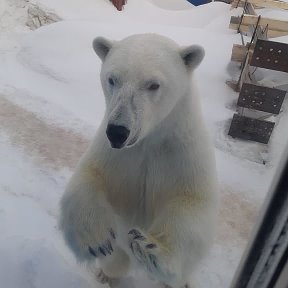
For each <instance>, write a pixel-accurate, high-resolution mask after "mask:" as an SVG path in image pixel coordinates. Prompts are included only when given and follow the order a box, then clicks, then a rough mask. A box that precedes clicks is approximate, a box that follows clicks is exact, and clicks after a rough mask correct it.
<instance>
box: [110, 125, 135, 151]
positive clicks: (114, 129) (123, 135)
mask: <svg viewBox="0 0 288 288" xmlns="http://www.w3.org/2000/svg"><path fill="white" fill-rule="evenodd" d="M129 134H130V131H129V130H128V129H127V128H126V127H124V126H119V125H114V124H109V125H108V127H107V130H106V135H107V137H108V139H109V141H110V143H111V146H112V148H116V149H120V148H122V147H123V144H124V143H125V141H126V140H127V139H128V137H129Z"/></svg>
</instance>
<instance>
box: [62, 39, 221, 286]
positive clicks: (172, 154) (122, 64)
mask: <svg viewBox="0 0 288 288" xmlns="http://www.w3.org/2000/svg"><path fill="white" fill-rule="evenodd" d="M93 46H94V49H95V51H96V53H97V54H98V55H99V57H100V58H101V59H102V61H103V65H102V71H101V81H102V86H103V90H104V94H105V97H106V104H107V109H106V114H105V117H104V119H103V122H102V124H101V126H100V128H99V130H98V132H97V135H96V137H95V139H94V141H93V143H92V144H91V146H90V148H89V149H88V151H87V152H86V153H85V155H84V156H83V157H82V159H81V161H80V163H79V165H78V167H77V169H76V171H75V174H74V176H73V177H72V179H71V181H70V184H69V185H68V187H67V191H66V192H65V195H64V197H63V199H62V202H61V205H62V206H61V207H62V210H61V211H62V214H61V220H60V224H61V229H62V231H63V233H64V236H65V239H66V240H67V243H68V245H69V246H70V248H71V249H72V250H73V252H74V253H75V255H76V256H77V258H78V259H79V260H87V261H90V260H93V259H94V258H93V256H92V255H91V254H90V253H89V251H88V247H89V246H90V247H92V248H93V249H95V250H97V249H98V247H99V245H102V243H105V241H106V240H108V239H109V240H110V241H111V242H112V246H113V248H114V252H113V253H112V255H107V256H106V257H104V256H99V258H100V263H101V266H102V269H103V271H104V273H105V274H106V275H108V276H110V277H113V278H115V277H122V276H125V274H126V273H127V272H128V271H129V269H130V268H131V267H130V266H131V265H129V264H130V263H133V261H135V259H137V253H136V254H135V253H132V252H133V251H131V249H130V246H131V243H132V244H133V245H134V244H135V245H136V246H137V247H138V248H139V247H140V248H139V251H140V256H141V254H144V256H145V257H147V255H148V254H149V253H150V252H149V251H150V250H149V251H148V250H147V251H146V250H145V249H146V248H145V245H146V244H147V243H148V244H149V243H155V244H156V245H157V248H155V250H153V249H152V250H153V252H151V253H153V255H154V256H155V259H156V261H157V266H158V268H159V269H158V268H157V269H155V267H152V266H151V265H150V264H151V263H150V262H149V263H144V262H145V261H146V260H145V257H144V256H143V255H142V256H143V257H142V258H141V257H140V256H139V255H138V256H139V257H140V258H141V259H142V260H141V259H140V261H139V265H140V266H141V265H142V266H143V268H145V269H146V270H147V272H148V273H149V274H150V275H151V276H152V277H154V278H156V279H158V280H159V281H160V282H163V283H165V284H167V285H170V286H172V287H175V288H179V287H181V286H183V285H185V284H186V283H187V282H188V278H189V276H190V275H191V272H192V271H193V270H194V269H195V267H196V266H197V264H198V263H199V261H200V260H201V259H202V257H203V256H204V255H205V254H206V252H207V251H208V247H209V245H210V242H211V239H212V238H213V230H214V229H213V228H214V226H215V225H214V224H215V216H216V213H217V203H218V195H217V194H218V193H217V183H216V182H217V181H216V173H215V161H214V155H213V147H212V145H211V141H210V139H209V137H208V135H207V132H206V129H205V127H204V124H203V120H202V115H201V111H200V110H201V108H200V105H199V99H198V94H197V91H196V88H195V83H192V85H191V79H190V77H191V74H193V73H192V72H193V71H194V69H195V68H196V66H198V65H199V63H200V62H201V60H202V58H203V56H204V51H203V49H202V48H201V47H199V46H190V47H185V48H181V47H179V46H178V45H177V44H176V43H174V42H173V41H171V40H169V39H166V38H164V37H162V36H159V35H154V34H153V35H152V34H144V35H135V36H131V37H128V38H126V39H124V40H122V41H119V42H111V41H109V40H107V39H104V38H97V39H96V40H95V41H94V43H93ZM109 77H114V78H113V79H114V80H115V83H116V84H115V85H114V86H113V87H111V85H110V84H109V81H108V78H109ZM192 80H193V79H192ZM154 82H157V83H159V84H160V87H159V89H157V90H156V91H150V90H149V89H148V88H147V87H149V85H150V83H154ZM108 123H113V124H116V125H123V126H125V127H127V128H128V129H129V130H130V131H131V132H130V136H129V138H128V139H127V141H126V143H125V145H124V147H123V148H122V149H113V148H111V146H110V143H109V141H108V139H107V136H106V134H105V131H106V128H107V125H108ZM110 228H112V229H114V230H115V233H116V240H113V237H111V235H110V233H109V229H110ZM134 228H136V229H138V230H139V231H141V233H142V235H144V236H145V240H143V241H142V242H143V243H144V244H145V245H144V244H143V243H142V242H141V241H138V240H137V241H138V242H137V243H136V242H135V241H134V240H133V237H132V238H131V235H129V234H128V232H129V231H130V230H131V229H134ZM142 244H143V245H144V246H143V245H142ZM141 245H142V246H141ZM141 247H142V248H143V249H142V248H141ZM152 250H151V251H152ZM139 251H138V252H139ZM134 252H135V251H134ZM146 253H148V254H146ZM97 256H98V255H97ZM154 256H153V257H154ZM143 259H144V260H143ZM138 260H139V259H138ZM141 261H142V262H141ZM147 261H148V260H147ZM149 265H150V266H149ZM142 266H141V267H142ZM147 267H148V268H147Z"/></svg>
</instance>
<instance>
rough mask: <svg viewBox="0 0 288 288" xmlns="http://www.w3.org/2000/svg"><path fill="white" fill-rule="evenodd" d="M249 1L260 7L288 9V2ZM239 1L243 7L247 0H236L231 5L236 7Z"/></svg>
mask: <svg viewBox="0 0 288 288" xmlns="http://www.w3.org/2000/svg"><path fill="white" fill-rule="evenodd" d="M248 2H249V3H251V4H253V5H256V6H258V7H265V8H275V9H284V10H288V2H283V1H277V0H248ZM237 3H238V6H240V7H243V6H244V3H245V0H240V1H238V0H234V1H233V2H232V5H231V6H232V8H236V7H237Z"/></svg>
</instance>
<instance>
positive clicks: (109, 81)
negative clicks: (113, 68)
mask: <svg viewBox="0 0 288 288" xmlns="http://www.w3.org/2000/svg"><path fill="white" fill-rule="evenodd" d="M108 83H109V85H110V86H114V85H115V81H114V80H113V78H111V77H109V78H108Z"/></svg>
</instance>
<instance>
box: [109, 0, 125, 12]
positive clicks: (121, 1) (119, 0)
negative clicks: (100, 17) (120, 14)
mask: <svg viewBox="0 0 288 288" xmlns="http://www.w3.org/2000/svg"><path fill="white" fill-rule="evenodd" d="M110 1H111V2H112V3H113V5H114V6H115V7H116V8H117V10H118V11H122V10H123V6H124V5H125V4H126V2H127V0H110Z"/></svg>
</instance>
